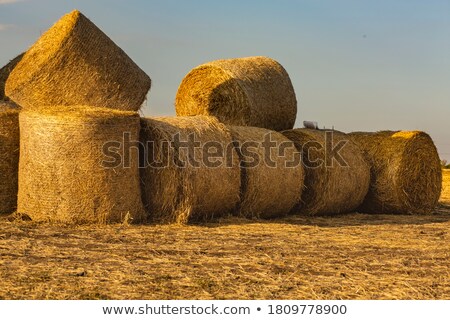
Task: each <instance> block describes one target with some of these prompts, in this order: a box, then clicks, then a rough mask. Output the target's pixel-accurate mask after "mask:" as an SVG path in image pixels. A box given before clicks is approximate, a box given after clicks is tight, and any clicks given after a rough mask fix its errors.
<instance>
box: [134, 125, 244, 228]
mask: <svg viewBox="0 0 450 320" xmlns="http://www.w3.org/2000/svg"><path fill="white" fill-rule="evenodd" d="M141 128H142V129H141V144H142V145H143V146H144V151H145V152H143V153H142V157H143V159H142V162H141V166H142V169H141V179H142V184H143V186H142V189H143V200H144V204H145V206H146V209H147V212H148V213H149V216H150V219H151V220H153V222H157V223H178V224H183V223H187V222H190V221H198V220H207V219H211V218H214V217H219V216H222V215H225V214H230V213H233V212H234V211H235V210H236V208H237V205H238V203H239V192H240V172H239V159H238V156H237V154H236V151H235V150H234V148H233V144H232V140H231V135H230V133H229V131H228V130H227V128H226V127H225V126H224V125H223V124H221V123H219V122H218V121H217V119H215V118H213V117H206V116H197V117H161V118H143V119H142V120H141Z"/></svg>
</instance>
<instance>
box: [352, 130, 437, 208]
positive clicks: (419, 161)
mask: <svg viewBox="0 0 450 320" xmlns="http://www.w3.org/2000/svg"><path fill="white" fill-rule="evenodd" d="M349 136H350V137H351V139H352V140H353V141H354V142H355V143H356V144H358V145H359V146H360V148H361V149H362V150H363V151H364V154H365V156H366V157H367V160H368V161H369V163H370V165H371V182H370V189H369V193H368V194H367V197H366V199H365V200H364V203H363V204H362V206H361V209H360V210H361V211H363V212H368V213H392V214H429V213H431V212H432V211H433V209H435V207H436V206H437V204H438V201H439V196H440V193H441V188H442V171H441V167H440V160H439V155H438V152H437V149H436V147H435V145H434V143H433V140H432V139H431V137H430V136H429V135H428V134H426V133H425V132H421V131H381V132H376V133H372V132H353V133H351V134H350V135H349Z"/></svg>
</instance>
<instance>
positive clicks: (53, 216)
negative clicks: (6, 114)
mask: <svg viewBox="0 0 450 320" xmlns="http://www.w3.org/2000/svg"><path fill="white" fill-rule="evenodd" d="M139 121H140V120H139V115H137V114H136V113H134V112H125V111H118V110H115V111H114V110H105V109H100V108H91V107H84V106H74V107H71V108H69V107H67V106H62V107H55V106H54V107H50V108H46V109H44V108H41V109H40V110H39V111H32V110H30V111H22V112H21V113H20V130H21V139H20V162H19V193H18V212H20V213H24V214H27V215H28V216H29V217H30V218H31V219H32V220H35V221H45V222H61V223H68V224H79V223H100V224H102V223H106V222H123V221H126V220H130V221H131V220H132V221H134V222H138V221H142V220H143V219H144V211H143V207H142V205H141V198H140V184H139V170H138V152H137V151H136V152H134V153H133V152H129V150H124V149H125V148H123V147H122V145H120V144H117V143H120V142H121V141H123V140H124V137H123V134H124V133H127V134H128V135H129V139H130V141H138V139H139V128H140V126H139ZM111 142H112V144H110V143H111ZM125 152H129V153H128V154H125ZM125 160H126V161H127V162H128V163H127V164H126V163H124V162H123V161H125Z"/></svg>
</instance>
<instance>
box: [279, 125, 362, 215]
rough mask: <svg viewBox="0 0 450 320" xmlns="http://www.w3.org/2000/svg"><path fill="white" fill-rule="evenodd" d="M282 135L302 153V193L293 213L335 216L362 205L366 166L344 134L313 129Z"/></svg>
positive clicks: (358, 150)
mask: <svg viewBox="0 0 450 320" xmlns="http://www.w3.org/2000/svg"><path fill="white" fill-rule="evenodd" d="M283 134H284V135H285V136H287V137H288V138H290V139H291V140H292V141H293V142H294V143H295V145H296V146H297V148H298V150H299V151H301V152H302V157H303V164H304V166H305V189H304V190H303V195H302V200H301V203H300V204H299V206H298V207H297V208H296V210H295V211H297V212H298V213H300V214H306V215H315V214H338V213H346V212H351V211H353V210H355V209H356V208H358V207H359V206H360V205H361V203H362V202H363V200H364V197H365V196H366V194H367V190H368V188H369V180H370V170H369V165H368V163H367V161H366V160H365V159H364V156H363V154H362V152H361V150H360V149H359V147H358V146H356V145H355V144H354V143H353V142H351V141H349V137H348V136H347V135H346V134H344V133H342V132H338V131H325V130H312V129H294V130H289V131H284V132H283Z"/></svg>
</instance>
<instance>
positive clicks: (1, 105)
mask: <svg viewBox="0 0 450 320" xmlns="http://www.w3.org/2000/svg"><path fill="white" fill-rule="evenodd" d="M18 166H19V110H18V109H17V107H16V106H15V105H14V104H12V103H9V102H4V101H0V213H11V212H13V211H14V210H15V209H16V207H17V180H18V176H17V170H18Z"/></svg>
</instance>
